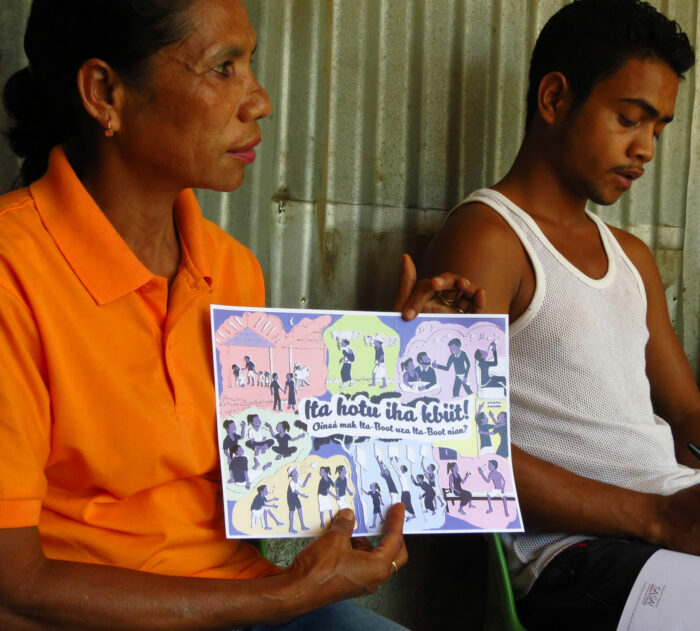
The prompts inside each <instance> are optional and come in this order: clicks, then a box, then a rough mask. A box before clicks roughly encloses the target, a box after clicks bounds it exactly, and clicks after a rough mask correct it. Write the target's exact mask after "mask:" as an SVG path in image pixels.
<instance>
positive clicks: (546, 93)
mask: <svg viewBox="0 0 700 631" xmlns="http://www.w3.org/2000/svg"><path fill="white" fill-rule="evenodd" d="M572 97H573V94H572V92H571V86H570V84H569V82H568V80H567V78H566V77H565V76H564V75H563V74H562V73H561V72H548V73H547V74H546V75H545V76H544V77H542V80H541V81H540V87H539V90H538V92H537V110H538V112H539V114H540V116H541V117H542V119H543V120H544V121H545V122H546V123H547V124H549V125H551V124H553V123H556V122H557V121H558V120H562V118H563V117H564V116H566V113H567V112H568V110H569V107H570V106H571V102H572Z"/></svg>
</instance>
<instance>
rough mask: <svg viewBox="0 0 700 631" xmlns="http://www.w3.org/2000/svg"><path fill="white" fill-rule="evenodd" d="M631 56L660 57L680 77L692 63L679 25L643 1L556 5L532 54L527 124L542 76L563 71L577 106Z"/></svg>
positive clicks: (692, 54) (603, 0)
mask: <svg viewBox="0 0 700 631" xmlns="http://www.w3.org/2000/svg"><path fill="white" fill-rule="evenodd" d="M630 57H640V58H643V59H648V58H655V59H659V60H661V61H664V62H666V63H667V64H668V65H669V66H670V67H671V68H672V69H673V70H674V71H675V73H676V74H677V75H678V77H679V78H682V77H683V74H684V73H685V72H686V71H687V70H689V69H690V68H692V67H693V65H694V64H695V52H694V51H693V47H692V46H691V45H690V42H689V41H688V36H687V35H686V34H685V33H684V32H683V31H682V30H681V27H680V25H679V24H678V23H677V22H675V21H673V20H669V19H668V18H667V17H666V16H665V15H663V14H661V13H659V11H657V10H656V9H655V8H654V7H652V6H651V5H650V4H648V3H647V2H643V0H574V2H572V3H571V4H568V5H566V6H565V7H563V8H562V9H560V10H559V11H558V12H557V13H555V14H554V15H553V16H552V17H551V18H550V19H549V21H548V22H547V24H545V26H544V28H543V29H542V31H541V33H540V34H539V36H538V38H537V43H536V44H535V49H534V51H533V53H532V59H531V61H530V76H529V78H530V85H529V88H528V93H527V126H529V125H530V123H531V122H532V119H533V117H534V115H535V112H536V111H537V93H538V90H539V85H540V81H542V78H543V77H544V76H545V75H546V74H548V73H549V72H561V73H562V74H563V75H564V76H565V77H566V78H567V80H568V82H569V84H570V85H571V89H572V92H573V96H574V107H576V106H577V105H580V104H581V103H583V102H584V101H586V99H587V98H588V97H589V96H590V94H591V91H592V90H593V88H594V87H595V85H596V84H597V83H599V82H600V81H602V80H603V79H605V78H607V77H609V76H611V75H613V74H615V72H617V71H618V70H619V69H620V68H621V67H622V66H623V65H624V63H625V62H626V61H627V60H628V59H629V58H630Z"/></svg>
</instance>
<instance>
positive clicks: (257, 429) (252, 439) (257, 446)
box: [245, 414, 275, 456]
mask: <svg viewBox="0 0 700 631" xmlns="http://www.w3.org/2000/svg"><path fill="white" fill-rule="evenodd" d="M248 425H249V426H250V427H249V428H248V440H247V441H246V442H245V446H246V447H248V448H249V449H253V450H254V451H255V455H256V456H258V455H259V454H261V453H263V454H264V453H265V452H266V451H267V450H268V447H272V445H274V444H275V441H274V440H273V439H272V438H271V437H270V436H271V434H272V433H273V432H272V427H270V425H269V423H268V428H265V427H263V426H262V421H261V420H260V417H259V416H258V415H257V414H249V415H248Z"/></svg>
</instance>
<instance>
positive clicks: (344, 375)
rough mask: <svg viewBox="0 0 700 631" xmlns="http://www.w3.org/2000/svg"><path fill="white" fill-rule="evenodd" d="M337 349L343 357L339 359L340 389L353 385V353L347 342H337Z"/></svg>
mask: <svg viewBox="0 0 700 631" xmlns="http://www.w3.org/2000/svg"><path fill="white" fill-rule="evenodd" d="M338 348H339V349H340V350H341V351H342V353H343V356H342V357H341V358H340V363H342V364H343V365H342V366H341V367H340V381H341V384H340V387H341V388H344V387H345V386H352V385H354V384H355V382H354V381H353V378H352V363H353V362H354V361H355V353H354V351H353V350H352V348H350V342H348V341H347V340H342V341H340V340H338Z"/></svg>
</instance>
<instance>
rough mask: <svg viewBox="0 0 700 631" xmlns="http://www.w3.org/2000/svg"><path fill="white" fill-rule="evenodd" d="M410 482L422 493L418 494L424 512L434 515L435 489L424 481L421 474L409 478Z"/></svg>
mask: <svg viewBox="0 0 700 631" xmlns="http://www.w3.org/2000/svg"><path fill="white" fill-rule="evenodd" d="M411 481H412V482H413V484H415V485H416V486H417V487H419V488H420V489H421V490H422V491H423V492H422V493H421V494H420V499H422V500H423V505H424V506H425V510H429V511H430V512H431V513H432V514H433V515H434V514H435V498H436V497H437V494H436V493H435V488H434V487H433V486H432V485H431V484H430V482H428V481H427V480H426V479H425V476H424V475H423V474H422V473H419V474H418V475H417V476H416V477H415V478H414V477H413V476H411Z"/></svg>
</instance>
